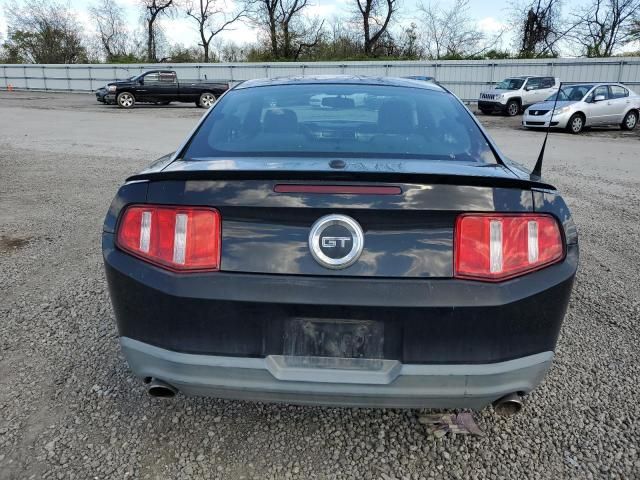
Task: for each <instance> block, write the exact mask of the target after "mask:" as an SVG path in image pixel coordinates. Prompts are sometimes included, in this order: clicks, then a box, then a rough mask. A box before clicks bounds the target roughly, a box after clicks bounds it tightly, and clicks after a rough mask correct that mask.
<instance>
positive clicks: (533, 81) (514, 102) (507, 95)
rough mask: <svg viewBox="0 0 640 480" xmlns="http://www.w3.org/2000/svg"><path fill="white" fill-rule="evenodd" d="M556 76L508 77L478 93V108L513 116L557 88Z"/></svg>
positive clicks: (485, 111) (540, 100)
mask: <svg viewBox="0 0 640 480" xmlns="http://www.w3.org/2000/svg"><path fill="white" fill-rule="evenodd" d="M559 86H560V80H559V79H558V78H556V77H541V76H525V77H509V78H505V79H504V80H503V81H501V82H500V83H498V84H497V85H496V86H495V87H494V88H492V89H491V90H488V91H486V92H482V93H481V94H480V98H479V99H478V108H479V109H480V111H481V112H482V113H485V114H488V113H493V112H500V113H506V114H507V115H509V116H511V117H513V116H515V115H517V114H518V113H520V112H522V111H523V110H524V109H525V108H526V107H528V106H529V105H533V104H534V103H538V102H542V101H544V100H545V99H546V98H547V97H549V96H550V95H552V94H553V93H554V92H556V91H557V90H558V87H559Z"/></svg>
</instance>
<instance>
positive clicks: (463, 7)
mask: <svg viewBox="0 0 640 480" xmlns="http://www.w3.org/2000/svg"><path fill="white" fill-rule="evenodd" d="M418 10H419V11H420V13H421V16H422V18H421V20H422V21H421V23H422V27H423V28H422V30H423V37H424V39H425V50H426V53H427V54H428V55H429V57H431V58H435V59H439V58H446V57H449V58H458V57H464V56H471V57H473V56H478V55H482V54H483V53H485V52H487V51H489V50H490V49H492V48H494V47H495V46H496V44H497V43H498V42H499V40H500V38H501V37H502V35H503V34H504V30H502V31H500V32H498V33H497V34H495V35H493V36H489V35H487V34H485V33H484V32H482V31H480V30H479V29H478V27H477V25H476V24H475V23H474V22H473V21H472V20H471V17H470V15H469V0H456V1H455V3H454V4H453V5H452V6H451V7H450V8H449V9H445V8H442V7H440V6H438V5H433V4H432V3H428V4H424V3H423V4H420V5H419V6H418Z"/></svg>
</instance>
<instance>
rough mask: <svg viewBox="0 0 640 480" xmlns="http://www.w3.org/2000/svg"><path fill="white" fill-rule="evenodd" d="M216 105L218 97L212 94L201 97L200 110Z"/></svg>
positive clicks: (206, 93)
mask: <svg viewBox="0 0 640 480" xmlns="http://www.w3.org/2000/svg"><path fill="white" fill-rule="evenodd" d="M214 103H216V96H215V95H214V94H213V93H211V92H204V93H203V94H202V95H200V100H198V102H197V105H198V106H199V107H200V108H211V106H212V105H213V104H214Z"/></svg>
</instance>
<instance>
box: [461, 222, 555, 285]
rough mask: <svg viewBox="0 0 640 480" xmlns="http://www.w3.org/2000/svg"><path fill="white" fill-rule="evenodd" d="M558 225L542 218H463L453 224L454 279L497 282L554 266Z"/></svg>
mask: <svg viewBox="0 0 640 480" xmlns="http://www.w3.org/2000/svg"><path fill="white" fill-rule="evenodd" d="M563 256H564V244H563V240H562V235H561V233H560V227H559V226H558V222H557V221H556V219H555V218H554V217H552V216H551V215H542V214H523V215H520V214H464V215H460V216H458V218H457V220H456V232H455V245H454V257H455V259H454V275H455V276H456V277H458V278H470V279H475V280H488V281H499V280H505V279H507V278H512V277H516V276H518V275H522V274H524V273H527V272H530V271H533V270H538V269H540V268H542V267H545V266H547V265H550V264H552V263H555V262H558V261H559V260H561V259H562V258H563Z"/></svg>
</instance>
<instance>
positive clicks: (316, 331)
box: [282, 318, 384, 368]
mask: <svg viewBox="0 0 640 480" xmlns="http://www.w3.org/2000/svg"><path fill="white" fill-rule="evenodd" d="M282 353H283V354H284V355H285V356H287V357H330V358H352V359H358V358H362V359H382V358H383V357H384V324H383V323H382V322H377V321H372V320H341V319H337V320H335V319H331V320H325V319H315V318H293V319H291V320H289V321H288V322H287V324H286V326H285V335H284V345H283V352H282ZM334 368H335V367H334Z"/></svg>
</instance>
